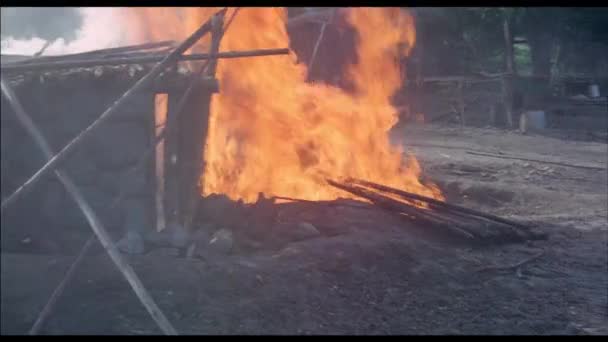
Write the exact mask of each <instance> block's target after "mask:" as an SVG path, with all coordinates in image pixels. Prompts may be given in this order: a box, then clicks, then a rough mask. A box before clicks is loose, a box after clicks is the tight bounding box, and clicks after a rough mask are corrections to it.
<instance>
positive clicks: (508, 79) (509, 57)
mask: <svg viewBox="0 0 608 342" xmlns="http://www.w3.org/2000/svg"><path fill="white" fill-rule="evenodd" d="M503 31H504V37H505V66H506V75H504V76H503V82H502V84H503V87H502V91H503V102H504V105H505V114H506V116H507V127H508V128H513V82H514V77H515V69H514V65H515V61H514V57H513V37H512V36H511V26H510V25H509V18H508V17H507V16H506V15H505V17H504V20H503Z"/></svg>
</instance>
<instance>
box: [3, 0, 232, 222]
mask: <svg viewBox="0 0 608 342" xmlns="http://www.w3.org/2000/svg"><path fill="white" fill-rule="evenodd" d="M225 12H226V8H224V9H222V10H220V11H219V12H218V13H217V14H215V15H214V16H213V17H211V19H210V20H208V21H207V22H205V23H204V24H203V25H202V26H201V27H200V28H199V29H198V30H196V31H195V32H194V33H193V34H192V35H191V36H190V37H188V38H187V39H186V40H184V41H183V42H182V43H181V44H180V45H179V46H178V47H177V48H175V50H173V52H171V53H170V54H169V55H168V56H167V57H165V58H164V59H163V60H162V61H161V62H160V63H158V64H157V65H156V66H155V67H154V68H152V70H150V72H149V73H148V74H147V75H145V76H144V77H142V78H141V79H140V80H139V81H137V83H135V85H134V86H133V87H131V88H130V89H129V90H127V92H126V93H124V94H123V95H122V96H121V97H120V98H119V99H118V100H117V101H116V102H114V104H113V105H111V106H110V107H109V108H108V109H106V111H104V112H103V113H102V114H101V115H100V116H99V118H97V120H95V121H94V122H93V123H92V124H90V125H89V126H88V127H87V128H85V129H84V130H83V131H82V132H81V133H80V134H78V135H77V136H76V137H75V138H74V139H72V141H70V142H69V143H68V144H67V145H66V146H65V147H64V148H63V149H61V151H59V152H58V153H57V154H56V155H54V156H53V155H51V156H50V157H49V160H48V162H47V163H46V164H45V165H44V166H42V168H40V170H38V171H37V172H36V173H35V174H34V175H32V176H31V177H30V178H29V179H28V180H27V181H26V182H25V183H24V184H23V185H21V186H20V187H19V188H18V189H17V190H16V191H15V192H14V193H12V194H11V195H10V196H9V197H8V198H7V199H6V200H4V201H3V202H2V207H1V211H4V209H5V208H7V207H8V205H10V204H11V203H13V202H15V201H16V200H17V199H18V198H19V197H20V196H22V195H23V194H25V193H26V192H27V191H28V190H30V189H31V188H32V187H33V186H34V185H35V184H36V183H37V182H38V181H40V179H42V177H43V176H45V175H47V174H48V173H49V172H51V171H53V170H55V168H56V167H57V165H58V164H59V163H60V162H62V161H64V160H65V159H66V158H67V157H68V156H69V155H70V153H71V152H73V151H74V150H75V148H76V146H78V144H80V143H82V141H83V140H85V139H86V138H87V137H89V136H91V134H92V132H93V131H94V130H95V129H96V128H98V127H99V126H100V125H101V124H102V123H103V122H105V121H107V120H108V119H109V118H110V117H112V116H113V115H114V114H116V113H117V112H118V109H120V108H121V107H123V106H124V105H125V104H126V103H127V102H128V100H129V99H130V98H131V97H132V96H133V95H134V94H136V93H137V92H139V91H140V90H141V89H143V88H145V87H146V86H148V85H149V84H150V83H152V81H154V79H155V78H156V77H157V76H158V75H159V74H160V73H161V72H163V71H164V70H165V69H166V68H167V67H168V66H171V65H173V64H174V63H175V62H176V60H177V59H178V58H179V57H180V56H181V55H182V54H183V53H184V52H186V51H187V50H188V49H189V48H190V47H192V46H193V45H194V44H195V43H196V42H197V41H198V40H199V39H200V38H201V37H202V36H203V35H205V34H206V33H208V32H209V31H210V30H211V23H212V21H213V18H214V17H216V16H220V15H221V16H223V15H224V14H225Z"/></svg>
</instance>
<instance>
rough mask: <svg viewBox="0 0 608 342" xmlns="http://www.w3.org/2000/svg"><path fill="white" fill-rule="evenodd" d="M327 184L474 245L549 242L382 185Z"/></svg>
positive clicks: (518, 227)
mask: <svg viewBox="0 0 608 342" xmlns="http://www.w3.org/2000/svg"><path fill="white" fill-rule="evenodd" d="M327 182H328V184H330V185H331V186H333V187H335V188H338V189H340V190H343V191H346V192H349V193H351V194H354V195H356V196H358V197H361V198H364V199H366V200H369V201H371V202H372V203H374V204H375V205H377V206H378V207H381V208H383V209H385V210H389V211H391V212H394V213H396V214H398V215H399V216H401V217H403V218H404V219H407V220H410V221H414V222H417V223H419V224H422V225H424V226H427V227H436V228H439V229H441V230H444V231H445V232H446V233H448V234H451V235H454V236H459V237H461V238H464V239H466V240H468V241H470V242H480V243H481V242H483V243H488V242H497V243H508V242H523V241H528V240H535V239H542V238H545V234H543V233H539V232H537V231H535V230H534V229H533V227H529V226H527V225H525V224H523V223H519V222H515V221H512V220H508V219H505V218H502V217H498V216H495V215H491V214H488V213H484V212H480V211H477V210H473V209H469V208H465V207H461V206H457V205H454V204H450V203H447V202H442V201H439V200H436V199H433V198H429V197H426V196H421V195H418V194H413V193H409V192H406V191H402V190H399V189H394V188H391V187H387V186H384V185H381V184H377V183H372V182H368V181H364V180H356V179H350V180H347V181H346V182H337V181H334V180H327Z"/></svg>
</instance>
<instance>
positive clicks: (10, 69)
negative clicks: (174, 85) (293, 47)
mask: <svg viewBox="0 0 608 342" xmlns="http://www.w3.org/2000/svg"><path fill="white" fill-rule="evenodd" d="M287 54H289V49H287V48H283V49H259V50H245V51H224V52H218V53H197V54H190V55H181V56H174V57H172V58H171V62H174V61H179V62H185V61H200V60H207V59H212V60H213V59H218V58H243V57H262V56H273V55H287ZM170 55H171V54H170ZM170 55H166V56H157V55H152V56H145V57H120V58H98V59H84V60H77V61H71V60H69V61H56V62H44V63H33V62H32V63H27V64H17V63H5V64H2V66H1V67H0V68H1V70H2V72H3V73H5V72H6V73H15V72H33V71H47V70H57V69H73V68H88V67H96V66H102V65H126V64H147V63H158V62H161V61H163V60H165V59H167V58H168V57H169V56H170ZM165 68H166V66H165ZM162 71H164V70H162Z"/></svg>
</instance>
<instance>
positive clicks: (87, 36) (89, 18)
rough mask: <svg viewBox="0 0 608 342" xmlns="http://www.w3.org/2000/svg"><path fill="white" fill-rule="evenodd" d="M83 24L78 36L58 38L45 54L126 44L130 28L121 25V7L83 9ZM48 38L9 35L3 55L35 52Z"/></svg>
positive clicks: (74, 51) (3, 47)
mask: <svg viewBox="0 0 608 342" xmlns="http://www.w3.org/2000/svg"><path fill="white" fill-rule="evenodd" d="M79 12H80V14H81V15H82V19H83V21H82V26H81V27H80V28H79V29H78V30H77V32H76V39H74V40H71V41H69V42H66V40H65V39H64V38H59V39H57V40H55V41H54V42H53V43H52V44H51V45H49V46H48V47H47V48H46V50H45V51H44V55H62V54H69V53H78V52H84V51H90V50H97V49H105V48H111V47H117V46H120V45H124V44H126V43H127V42H126V41H125V38H124V35H123V34H122V33H121V32H122V31H124V30H126V28H125V27H121V23H122V22H123V21H122V20H121V19H122V11H121V9H120V8H111V7H102V8H97V7H87V8H80V9H79ZM45 43H46V40H44V39H42V38H40V37H34V38H31V39H14V38H13V37H8V38H6V39H3V40H2V50H1V53H2V54H14V55H33V54H35V53H36V52H38V51H40V49H42V47H43V46H44V45H45Z"/></svg>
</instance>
